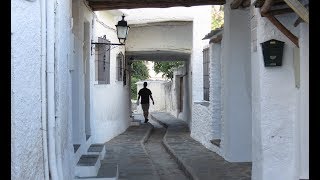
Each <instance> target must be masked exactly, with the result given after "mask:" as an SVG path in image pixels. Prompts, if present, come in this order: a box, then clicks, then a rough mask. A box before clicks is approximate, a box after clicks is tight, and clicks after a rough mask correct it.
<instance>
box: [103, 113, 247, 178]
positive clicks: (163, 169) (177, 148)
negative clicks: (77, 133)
mask: <svg viewBox="0 0 320 180" xmlns="http://www.w3.org/2000/svg"><path fill="white" fill-rule="evenodd" d="M150 116H151V119H150V121H149V123H147V124H144V123H142V124H141V125H140V126H130V127H129V128H128V129H127V130H126V131H125V132H124V133H122V134H120V135H119V136H116V137H115V138H113V139H112V140H110V141H108V142H107V143H106V155H105V158H104V159H103V160H102V161H101V168H100V169H99V172H98V177H103V176H104V175H105V174H106V173H107V171H108V170H107V169H108V165H109V164H110V163H116V164H118V167H119V179H120V180H137V179H139V180H147V179H148V180H156V179H157V180H160V179H165V180H171V179H172V180H173V179H174V180H185V179H199V180H249V179H251V163H229V162H227V161H225V160H224V159H223V158H222V157H220V156H219V155H218V154H216V153H214V152H212V151H210V150H208V149H206V148H205V147H204V146H202V145H201V144H200V143H199V142H197V141H195V140H193V139H192V138H191V137H190V131H189V129H188V126H187V124H186V123H185V122H184V121H181V120H178V119H176V118H174V117H173V116H172V115H169V114H167V113H160V112H159V113H152V114H151V115H150ZM153 120H154V121H153ZM159 123H160V124H159ZM164 127H166V128H164ZM168 153H169V154H168Z"/></svg>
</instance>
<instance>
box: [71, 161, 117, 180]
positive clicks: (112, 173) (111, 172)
mask: <svg viewBox="0 0 320 180" xmlns="http://www.w3.org/2000/svg"><path fill="white" fill-rule="evenodd" d="M105 173H106V174H105V175H104V176H105V177H96V176H91V177H75V178H74V180H118V179H119V169H118V165H117V164H113V163H110V164H108V165H107V171H106V172H105Z"/></svg>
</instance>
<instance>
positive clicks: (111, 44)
mask: <svg viewBox="0 0 320 180" xmlns="http://www.w3.org/2000/svg"><path fill="white" fill-rule="evenodd" d="M101 44H103V45H108V46H106V48H108V49H107V51H109V50H111V49H113V48H115V47H116V46H124V45H125V44H123V43H108V42H106V43H102V42H92V41H91V55H92V52H93V50H92V49H93V46H95V45H101Z"/></svg>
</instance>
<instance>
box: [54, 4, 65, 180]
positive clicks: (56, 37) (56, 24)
mask: <svg viewBox="0 0 320 180" xmlns="http://www.w3.org/2000/svg"><path fill="white" fill-rule="evenodd" d="M52 1H53V2H52V4H53V5H54V18H53V19H54V21H53V22H54V23H53V24H54V28H53V29H54V30H56V29H60V24H61V22H60V19H59V12H58V10H59V8H58V5H59V4H58V3H59V1H58V0H52ZM59 33H60V32H59V31H54V32H53V34H54V36H53V38H54V46H53V48H54V51H53V52H54V56H53V57H54V58H57V57H59V53H60V49H59V48H57V47H60V43H59V38H60V37H59ZM52 67H53V70H54V67H55V65H54V61H53V64H52ZM53 82H55V77H54V76H53ZM53 90H54V86H53ZM53 97H54V96H53ZM53 110H54V112H55V131H54V137H55V139H54V142H55V151H56V162H57V169H58V177H59V180H63V171H62V153H61V149H62V148H61V136H60V133H59V130H60V129H61V118H58V117H59V113H58V112H57V111H58V110H57V109H56V107H55V108H54V109H53Z"/></svg>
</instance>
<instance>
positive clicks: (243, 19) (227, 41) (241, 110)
mask: <svg viewBox="0 0 320 180" xmlns="http://www.w3.org/2000/svg"><path fill="white" fill-rule="evenodd" d="M230 2H231V1H228V3H227V4H226V5H225V14H224V16H225V19H224V20H225V22H224V32H223V39H222V46H223V47H222V59H221V63H222V67H223V69H222V86H224V87H222V88H223V89H222V90H223V93H222V99H221V101H223V112H222V115H223V118H222V120H223V122H222V128H223V129H222V131H223V132H222V136H223V137H222V140H223V141H222V142H221V145H222V146H223V149H224V154H225V159H226V160H228V161H231V162H245V161H251V137H252V134H251V65H250V28H249V27H250V26H249V20H250V19H249V9H245V10H231V9H230Z"/></svg>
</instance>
